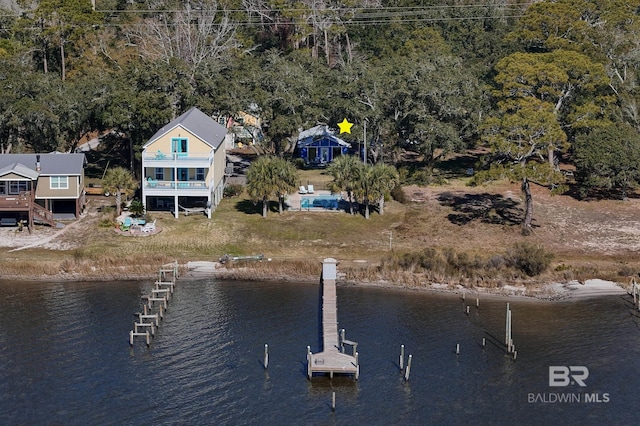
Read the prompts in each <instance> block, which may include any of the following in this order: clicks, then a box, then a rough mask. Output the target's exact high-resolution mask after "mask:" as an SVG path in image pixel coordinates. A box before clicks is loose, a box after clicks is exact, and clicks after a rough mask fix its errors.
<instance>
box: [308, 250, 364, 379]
mask: <svg viewBox="0 0 640 426" xmlns="http://www.w3.org/2000/svg"><path fill="white" fill-rule="evenodd" d="M337 264H338V262H337V261H336V260H335V259H333V258H327V259H324V261H323V262H322V279H321V281H322V342H323V348H322V352H318V353H315V354H314V353H311V351H310V349H309V348H308V347H307V376H308V377H309V379H311V378H312V377H313V374H314V373H319V374H329V376H330V377H333V375H334V374H348V375H354V376H355V378H356V379H358V377H359V375H360V366H359V365H358V353H357V352H356V348H357V344H356V343H355V342H351V341H348V340H345V339H344V331H342V332H341V333H339V332H338V303H337V296H336V265H337ZM345 345H348V346H351V347H352V352H353V354H352V355H349V354H347V353H345V352H344V347H345Z"/></svg>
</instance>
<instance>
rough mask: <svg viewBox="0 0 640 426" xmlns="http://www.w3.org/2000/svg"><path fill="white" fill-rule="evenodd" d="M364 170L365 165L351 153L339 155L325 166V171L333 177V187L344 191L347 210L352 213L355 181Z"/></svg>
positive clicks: (358, 179)
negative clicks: (346, 199) (347, 200)
mask: <svg viewBox="0 0 640 426" xmlns="http://www.w3.org/2000/svg"><path fill="white" fill-rule="evenodd" d="M364 170H365V166H364V164H363V163H361V162H360V160H359V159H358V158H357V157H354V156H353V155H341V156H340V157H338V158H336V159H335V160H333V162H332V163H331V164H330V165H329V167H327V173H329V174H330V175H331V176H332V177H333V187H334V189H336V190H339V191H346V192H347V197H348V199H349V211H350V213H351V214H353V213H354V212H353V194H354V189H355V187H356V185H357V183H358V182H359V181H360V179H361V176H362V175H363V172H364Z"/></svg>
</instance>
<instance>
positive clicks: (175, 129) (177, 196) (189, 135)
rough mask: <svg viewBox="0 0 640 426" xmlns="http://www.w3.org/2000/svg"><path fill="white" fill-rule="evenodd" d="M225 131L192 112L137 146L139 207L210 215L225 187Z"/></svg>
mask: <svg viewBox="0 0 640 426" xmlns="http://www.w3.org/2000/svg"><path fill="white" fill-rule="evenodd" d="M226 134H227V129H226V128H225V127H224V126H222V125H220V124H218V123H217V122H216V121H215V120H214V119H213V118H211V117H209V116H208V115H206V114H205V113H203V112H202V111H200V110H199V109H197V108H195V107H194V108H191V109H190V110H188V111H187V112H185V113H184V114H182V115H181V116H180V117H178V118H176V119H175V120H173V121H171V122H170V123H168V124H167V125H165V126H164V127H163V128H162V129H160V130H158V132H156V134H155V135H153V137H152V138H151V139H149V141H148V142H147V143H146V144H145V145H144V146H143V147H142V178H143V181H142V200H143V201H142V202H143V204H144V206H145V208H146V209H147V210H148V211H154V210H155V211H158V210H168V211H171V212H173V214H174V215H175V217H176V218H177V217H178V214H179V212H180V210H183V211H184V212H185V213H189V212H200V211H201V212H204V213H206V215H207V217H209V218H211V212H212V210H214V209H215V208H216V206H217V205H218V204H219V203H220V201H221V200H222V197H223V191H224V185H225V174H224V172H225V165H226V152H225V144H224V140H225V136H226Z"/></svg>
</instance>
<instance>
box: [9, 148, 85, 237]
mask: <svg viewBox="0 0 640 426" xmlns="http://www.w3.org/2000/svg"><path fill="white" fill-rule="evenodd" d="M84 164H85V157H84V154H63V153H52V154H1V155H0V223H1V224H4V225H15V224H17V222H18V221H24V222H25V223H26V224H28V226H29V229H31V228H32V227H33V224H34V222H39V223H44V224H48V225H51V226H54V225H55V222H54V221H55V220H56V219H58V220H62V219H73V218H77V217H78V216H79V215H80V213H81V212H82V209H83V208H84V206H85V196H86V194H85V189H84Z"/></svg>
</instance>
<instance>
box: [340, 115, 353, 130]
mask: <svg viewBox="0 0 640 426" xmlns="http://www.w3.org/2000/svg"><path fill="white" fill-rule="evenodd" d="M351 126H353V123H349V121H347V119H346V118H345V119H344V120H342V123H338V127H340V133H349V134H351Z"/></svg>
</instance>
